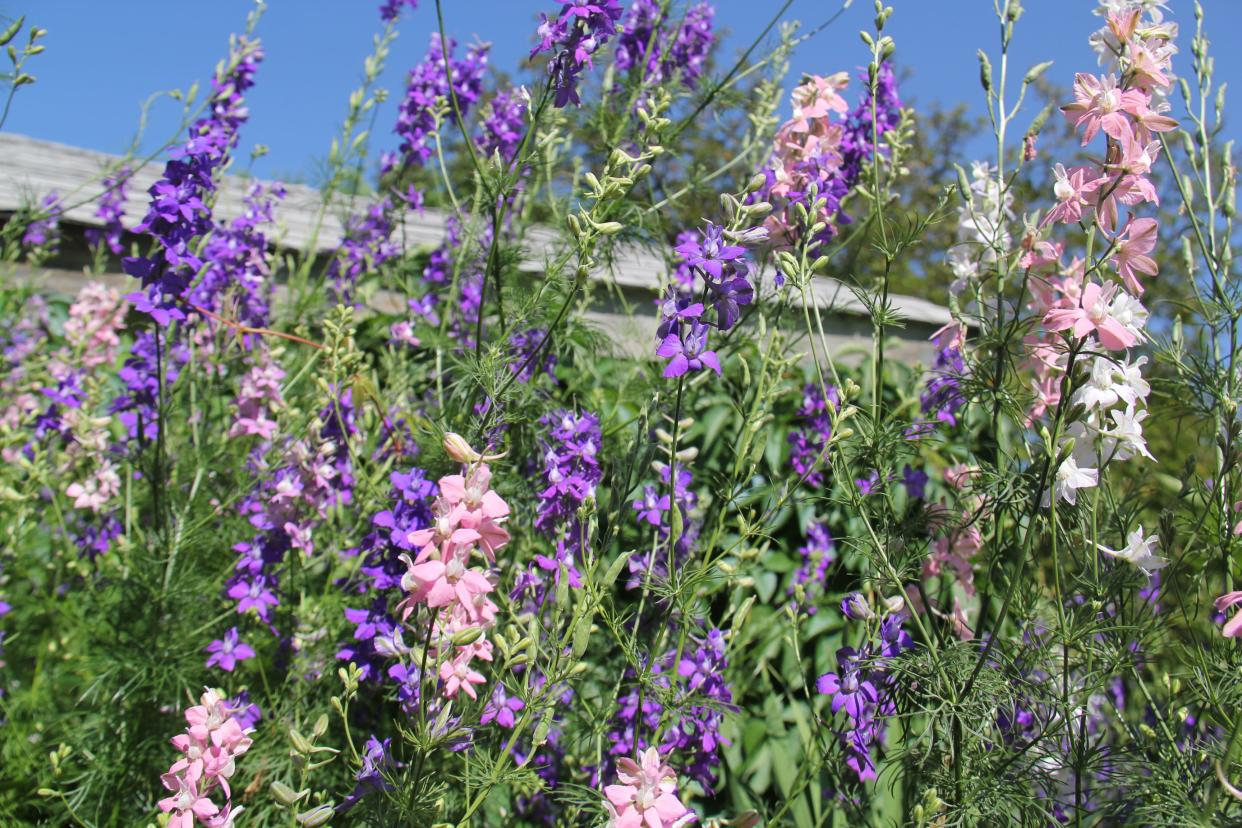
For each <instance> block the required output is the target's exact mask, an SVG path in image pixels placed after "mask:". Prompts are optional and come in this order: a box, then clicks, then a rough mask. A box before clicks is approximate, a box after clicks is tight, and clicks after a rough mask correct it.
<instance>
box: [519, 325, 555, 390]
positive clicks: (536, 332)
mask: <svg viewBox="0 0 1242 828" xmlns="http://www.w3.org/2000/svg"><path fill="white" fill-rule="evenodd" d="M547 336H548V334H547V331H545V330H544V329H543V328H529V329H527V330H522V331H514V332H513V333H512V334H510V335H509V347H510V348H511V349H512V352H513V355H512V356H511V357H510V358H509V370H510V371H513V372H514V373H516V374H517V375H518V377H517V379H518V382H522V383H526V382H530V381H531V380H532V379H534V378H535V376H536V374H539V373H542V374H546V375H547V376H548V377H550V378H551V379H552V382H553V383H555V382H556V374H555V373H553V370H552V369H554V368H555V367H556V354H555V353H554V352H553V351H552V349H551V348H546V347H543V344H544V340H545V339H546V338H547ZM538 348H542V350H541V351H540V353H539V355H538V356H534V354H535V350H536V349H538Z"/></svg>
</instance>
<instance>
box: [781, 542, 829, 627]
mask: <svg viewBox="0 0 1242 828" xmlns="http://www.w3.org/2000/svg"><path fill="white" fill-rule="evenodd" d="M798 553H799V554H800V555H801V556H802V565H801V566H799V567H798V569H797V571H796V572H794V576H793V583H792V584H791V585H790V586H789V594H790V595H793V594H794V591H795V588H796V587H799V586H801V587H802V589H803V592H804V594H805V596H806V600H807V606H806V612H807V614H808V615H814V614H815V612H816V607H815V604H814V599H815V596H816V595H818V594H819V592H820V591H821V590H822V589H823V587H824V581H825V579H826V578H827V577H828V567H830V566H832V564H833V562H834V561H836V559H837V546H836V542H835V541H833V539H832V535H831V534H830V533H829V532H828V527H827V526H826V525H824V524H823V523H812V524H811V525H810V526H808V527H807V530H806V542H805V543H804V544H803V545H802V546H800V547H799V548H798Z"/></svg>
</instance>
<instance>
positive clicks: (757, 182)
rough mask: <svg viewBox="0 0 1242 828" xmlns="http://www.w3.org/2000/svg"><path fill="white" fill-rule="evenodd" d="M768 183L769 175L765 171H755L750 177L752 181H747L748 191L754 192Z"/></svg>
mask: <svg viewBox="0 0 1242 828" xmlns="http://www.w3.org/2000/svg"><path fill="white" fill-rule="evenodd" d="M767 183H768V177H767V176H766V175H764V174H763V173H755V174H754V175H752V176H751V177H750V181H748V182H746V192H748V193H753V192H755V191H756V190H758V189H759V188H760V187H762V186H763V185H764V184H767Z"/></svg>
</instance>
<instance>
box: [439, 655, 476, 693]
mask: <svg viewBox="0 0 1242 828" xmlns="http://www.w3.org/2000/svg"><path fill="white" fill-rule="evenodd" d="M440 680H441V681H443V682H444V695H445V696H447V697H448V698H450V699H451V698H453V697H454V696H456V695H457V693H458V691H463V690H464V691H465V693H466V695H467V696H469V697H470V698H472V699H477V698H478V697H479V696H478V694H477V693H476V692H475V690H474V685H476V684H483V683H484V682H486V681H487V679H485V678H483V674H482V673H480V672H478V671H477V670H474V669H473V668H471V666H470V653H469V652H466V653H460V654H458V656H457V657H456V658H454V659H453V660H452V661H445V662H442V663H441V664H440Z"/></svg>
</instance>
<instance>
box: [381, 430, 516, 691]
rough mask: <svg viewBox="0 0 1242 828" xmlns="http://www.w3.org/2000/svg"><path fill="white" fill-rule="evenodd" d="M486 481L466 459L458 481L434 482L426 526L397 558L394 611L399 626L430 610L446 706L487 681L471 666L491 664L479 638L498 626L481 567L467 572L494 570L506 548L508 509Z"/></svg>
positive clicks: (488, 647)
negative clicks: (400, 571) (481, 563)
mask: <svg viewBox="0 0 1242 828" xmlns="http://www.w3.org/2000/svg"><path fill="white" fill-rule="evenodd" d="M458 439H460V438H458ZM472 454H473V452H471V455H472ZM458 456H459V458H466V457H468V456H470V455H463V454H461V453H458ZM474 456H477V455H474ZM491 478H492V473H491V469H490V468H489V467H488V465H487V463H485V462H482V461H481V460H465V459H463V469H462V473H461V474H451V475H446V476H444V477H442V478H440V480H439V484H438V485H439V489H440V496H439V497H437V498H436V500H435V503H434V505H433V506H432V524H431V526H430V527H428V528H425V529H418V530H416V531H414V532H411V533H410V535H409V543H410V545H411V546H412V547H413V548H414V549H415V550H417V552H416V555H415V557H413V558H411V557H410V556H409V555H407V554H405V553H402V555H401V556H400V557H401V560H402V561H403V562H404V563H405V565H406V573H405V575H404V576H403V577H402V578H401V588H402V589H403V590H404V591H405V593H406V595H405V598H404V599H402V601H401V603H400V604H399V605H398V606H397V611H398V612H399V614H400V617H401V620H402V621H407V620H408V619H409V617H410V616H411V615H412V614H413V613H414V611H415V609H417V608H418V607H426V608H427V609H428V610H429V611H430V618H429V623H430V624H432V625H433V632H432V636H431V646H432V647H433V648H434V649H435V650H436V652H437V660H438V661H439V663H440V680H441V681H442V683H443V687H442V692H443V694H444V696H445V697H446V698H450V699H451V698H453V697H454V696H456V695H457V693H458V692H462V691H464V692H465V693H466V695H468V696H470V698H472V699H473V698H476V697H477V695H478V694H477V693H476V691H475V687H474V686H475V685H476V684H483V683H484V682H485V681H486V679H485V678H484V677H483V675H482V674H481V673H479V672H478V671H477V670H476V669H474V667H473V666H472V664H471V662H473V660H474V659H476V658H479V659H482V660H483V661H491V660H492V644H491V642H490V641H488V640H487V638H486V637H485V633H486V631H487V629H488V628H490V627H491V626H492V624H493V623H494V622H495V620H496V609H497V608H496V605H495V604H494V603H492V601H491V599H490V598H488V597H487V596H488V593H490V592H492V591H493V590H494V589H495V586H494V584H493V582H492V580H491V579H490V578H489V577H488V573H487V571H486V570H485V569H484V568H482V567H477V566H476V567H471V566H470V564H471V559H472V557H473V556H474V555H476V554H477V555H479V556H481V557H482V558H483V559H484V560H485V561H486V562H487V563H489V564H495V562H496V551H497V550H498V549H501V548H502V547H504V545H505V544H507V543H508V542H509V532H508V531H507V530H506V529H505V528H504V525H503V524H504V522H505V520H506V519H507V518H508V516H509V504H507V503H505V501H504V499H503V498H502V497H501V496H500V495H499V494H497V493H496V492H494V491H492V490H491ZM440 659H443V660H440Z"/></svg>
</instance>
